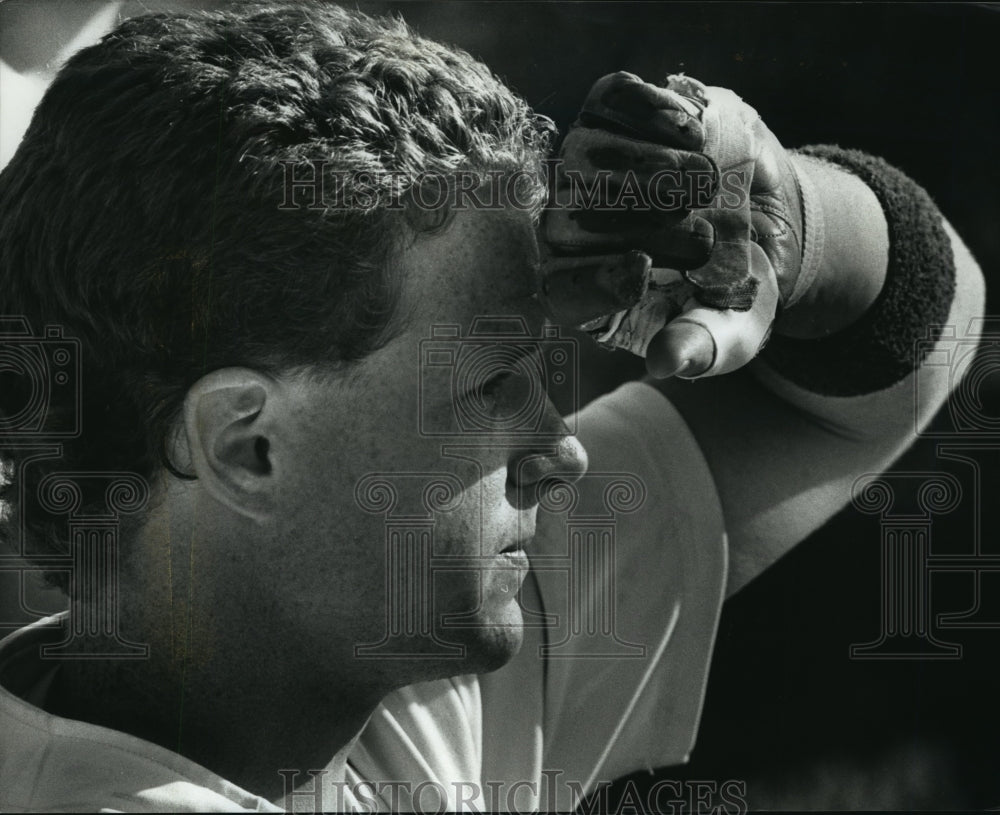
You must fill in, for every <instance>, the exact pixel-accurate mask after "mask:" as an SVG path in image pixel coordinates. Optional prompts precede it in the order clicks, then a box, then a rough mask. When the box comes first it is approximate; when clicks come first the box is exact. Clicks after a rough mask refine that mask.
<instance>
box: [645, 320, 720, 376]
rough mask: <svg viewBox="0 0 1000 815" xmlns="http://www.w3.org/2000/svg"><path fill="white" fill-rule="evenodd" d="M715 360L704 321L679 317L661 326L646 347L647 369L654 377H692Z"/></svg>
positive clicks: (700, 372) (702, 371)
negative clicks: (699, 321) (699, 322)
mask: <svg viewBox="0 0 1000 815" xmlns="http://www.w3.org/2000/svg"><path fill="white" fill-rule="evenodd" d="M714 362H715V340H714V339H713V338H712V335H711V334H710V333H709V331H708V329H706V328H705V327H704V326H703V325H700V324H698V323H695V322H692V321H689V320H684V319H683V318H679V319H677V320H674V321H673V322H671V323H669V324H667V325H666V326H664V327H663V328H662V329H661V330H660V331H659V332H657V334H656V335H655V336H654V337H653V339H652V340H651V341H650V343H649V346H648V348H647V349H646V371H647V372H648V373H649V375H650V376H652V377H654V378H656V379H666V378H667V377H670V376H676V377H680V378H682V379H693V378H695V377H698V376H701V375H702V374H704V373H705V372H706V371H708V370H709V369H710V368H711V367H712V365H713V363H714Z"/></svg>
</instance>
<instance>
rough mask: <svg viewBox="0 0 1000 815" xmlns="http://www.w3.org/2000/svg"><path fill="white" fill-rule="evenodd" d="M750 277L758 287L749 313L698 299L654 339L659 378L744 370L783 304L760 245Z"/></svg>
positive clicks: (651, 358) (651, 350)
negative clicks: (753, 278)
mask: <svg viewBox="0 0 1000 815" xmlns="http://www.w3.org/2000/svg"><path fill="white" fill-rule="evenodd" d="M750 269H751V274H752V275H753V276H754V277H755V278H756V279H757V280H758V282H759V288H758V291H757V296H756V297H755V298H754V303H753V307H752V308H750V309H749V310H748V311H733V310H732V309H724V310H720V309H714V308H709V307H707V306H703V305H701V304H700V303H699V302H698V301H697V300H695V299H694V298H693V297H692V298H691V299H690V300H688V301H687V302H686V303H685V304H684V308H683V311H682V313H681V314H680V316H678V317H676V318H675V319H673V320H671V321H670V322H669V323H668V324H667V325H666V326H664V328H663V329H662V330H660V331H659V332H658V333H657V334H656V335H655V336H654V337H653V339H652V340H651V341H650V343H649V347H648V348H647V349H646V369H647V371H649V374H650V375H651V376H654V377H658V378H663V377H666V376H681V377H683V378H685V379H695V378H697V377H701V376H717V375H719V374H725V373H729V372H730V371H734V370H736V369H737V368H741V367H743V366H744V365H746V364H747V363H748V362H750V361H751V360H752V359H753V358H754V357H756V356H757V354H758V353H759V352H760V349H761V348H762V347H763V346H764V343H765V342H766V340H767V338H768V336H769V335H770V331H771V324H772V323H773V322H774V316H775V312H776V310H777V306H778V282H777V278H776V277H775V274H774V267H773V266H772V265H771V262H770V260H768V258H767V255H765V254H764V250H762V249H761V248H760V247H759V246H757V244H751V245H750Z"/></svg>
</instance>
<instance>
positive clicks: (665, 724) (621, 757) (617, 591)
mask: <svg viewBox="0 0 1000 815" xmlns="http://www.w3.org/2000/svg"><path fill="white" fill-rule="evenodd" d="M577 419H578V422H577V435H578V437H579V438H580V440H581V442H582V443H583V445H584V447H585V448H586V449H587V452H588V456H589V460H590V470H589V471H588V474H587V476H585V477H584V479H583V480H582V481H580V482H579V483H578V484H577V485H576V486H575V487H574V488H573V490H572V491H571V492H572V496H573V497H574V499H575V500H573V501H570V502H569V504H567V511H565V512H559V513H557V512H540V514H539V521H538V527H537V531H536V536H535V540H534V543H533V546H532V549H533V551H532V552H531V553H530V556H531V561H532V570H531V573H530V574H529V576H528V578H527V579H526V581H525V584H524V588H523V590H522V600H521V602H522V606H523V607H524V609H525V618H526V620H527V622H528V623H529V624H528V625H527V626H526V629H525V642H524V646H523V648H522V649H521V651H520V653H519V654H518V656H517V657H515V658H514V659H513V660H512V661H511V662H510V663H509V664H508V665H506V666H504V667H503V668H502V669H500V670H498V671H495V672H493V673H490V674H484V675H481V676H474V675H467V676H460V677H454V678H451V679H447V680H439V681H435V682H426V683H421V684H418V685H412V686H410V687H407V688H404V689H402V690H401V691H398V692H396V693H394V694H392V695H391V696H389V697H387V698H386V699H385V700H384V702H383V703H382V704H381V705H380V706H379V707H378V709H377V710H376V711H375V713H374V714H373V716H372V718H371V720H370V722H369V724H368V726H367V727H366V728H365V731H364V732H363V733H362V735H361V737H360V739H359V740H358V742H357V745H356V746H355V748H354V750H353V751H352V753H351V756H350V758H349V760H348V768H347V778H346V780H345V781H344V782H341V783H334V782H332V781H331V780H330V774H329V773H324V772H323V771H322V769H321V768H302V769H303V770H305V771H308V770H316V772H315V773H314V776H315V777H314V778H310V777H309V775H308V774H307V773H306V772H303V773H302V774H301V777H300V778H297V779H296V781H295V783H296V785H297V791H296V792H295V793H294V794H293V795H292V796H291V797H290V798H288V799H286V800H285V801H283V802H281V803H282V805H283V806H285V807H287V808H288V809H293V810H308V811H312V810H315V809H326V810H335V809H354V810H362V811H366V810H367V811H373V810H375V809H380V810H389V809H394V808H395V809H423V810H428V809H429V810H449V811H451V810H461V809H466V810H473V811H490V810H494V811H495V810H515V811H530V810H534V809H546V810H551V809H559V810H567V809H572V808H574V807H575V806H576V804H577V803H578V801H579V798H580V796H581V795H586V794H587V793H589V792H591V791H593V790H594V789H595V788H596V786H597V785H598V784H599V783H601V782H604V781H611V780H613V779H614V778H616V777H619V776H621V775H624V774H626V773H629V772H633V771H635V770H640V769H652V768H653V767H658V766H665V765H670V764H679V763H683V762H684V761H686V760H687V756H688V754H689V752H690V750H691V747H692V745H693V742H694V737H695V733H696V730H697V725H698V718H699V715H700V712H701V706H702V700H703V696H704V690H705V682H706V678H707V673H708V665H709V660H710V656H711V651H712V644H713V641H714V637H715V631H716V626H717V623H718V617H719V611H720V609H721V605H722V599H723V594H724V589H725V583H726V547H725V534H724V529H723V521H722V510H721V507H720V504H719V499H718V495H717V493H716V490H715V486H714V484H713V482H712V478H711V475H710V473H709V471H708V467H707V465H706V463H705V461H704V459H703V457H702V455H701V452H700V451H699V449H698V446H697V444H696V443H695V441H694V439H693V438H692V436H691V434H690V432H689V431H688V429H687V426H686V425H685V423H684V421H683V419H682V418H681V417H680V415H679V414H678V413H677V412H676V410H674V408H673V407H672V406H671V405H670V403H669V402H668V401H667V400H666V399H665V398H664V397H663V396H662V395H661V394H660V393H659V392H657V391H656V390H655V389H653V388H651V387H649V386H648V385H644V384H641V383H631V384H628V385H625V386H623V387H622V388H619V389H618V390H617V391H615V392H614V393H613V394H609V395H607V396H604V397H602V398H600V399H598V400H596V401H595V402H593V403H591V404H590V405H588V406H587V407H586V408H585V409H584V410H583V411H581V412H580V414H578V417H577ZM543 615H544V616H543ZM56 622H57V621H56V620H55V619H54V618H50V619H49V620H43V621H40V622H39V623H36V624H35V625H33V626H29V627H28V628H26V629H22V630H21V631H19V632H16V633H15V634H14V635H12V636H11V637H8V638H7V640H5V641H4V642H3V643H2V644H0V686H2V687H0V809H3V810H48V811H58V810H64V811H69V810H95V809H105V810H127V811H143V810H145V811H153V810H160V811H164V810H170V811H224V810H239V809H249V810H258V811H274V810H275V809H277V807H276V806H275V805H274V804H272V803H270V802H268V801H265V800H264V799H261V798H259V797H257V796H254V795H252V794H250V793H248V792H246V791H244V790H241V789H239V788H237V787H235V786H234V785H232V784H230V783H228V782H227V781H225V780H223V779H221V778H219V777H218V776H216V775H215V774H214V773H211V772H210V771H208V770H206V769H205V768H203V767H201V766H199V765H197V764H195V763H193V762H191V761H188V760H187V759H185V758H183V757H182V756H180V755H177V754H175V753H172V752H170V751H169V750H165V749H163V748H161V747H158V746H156V745H153V744H150V743H149V742H145V741H143V740H141V739H137V738H134V737H132V736H128V735H126V734H124V733H119V732H116V731H112V730H108V729H106V728H102V727H97V726H94V725H89V724H84V723H82V722H74V721H70V720H67V719H61V718H59V717H55V716H51V715H49V714H47V713H45V712H44V710H42V709H41V707H40V706H38V705H40V704H42V703H43V700H44V694H45V690H46V687H47V683H48V682H49V681H51V675H52V671H53V668H52V665H53V663H51V662H45V661H43V660H40V658H39V652H38V644H39V642H40V641H44V640H46V639H51V638H53V636H54V638H55V639H58V638H59V632H58V630H57V629H55V628H53V625H55V624H56Z"/></svg>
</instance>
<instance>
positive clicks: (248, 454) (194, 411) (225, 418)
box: [184, 368, 281, 521]
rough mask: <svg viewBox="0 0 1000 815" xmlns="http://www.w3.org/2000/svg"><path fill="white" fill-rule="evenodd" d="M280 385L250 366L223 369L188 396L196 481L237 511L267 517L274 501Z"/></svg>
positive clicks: (187, 427)
mask: <svg viewBox="0 0 1000 815" xmlns="http://www.w3.org/2000/svg"><path fill="white" fill-rule="evenodd" d="M280 394H281V386H280V385H279V383H277V382H276V381H275V380H274V379H271V378H270V377H267V376H265V375H264V374H261V373H259V372H257V371H253V370H251V369H249V368H222V369H219V370H217V371H212V372H211V373H209V374H206V375H205V376H203V377H202V378H201V379H199V380H198V381H197V382H196V383H195V384H194V385H193V386H192V387H191V388H190V390H188V393H187V396H186V397H185V399H184V429H185V431H186V433H187V445H188V450H189V452H190V456H191V463H192V465H193V467H194V472H195V475H196V476H197V478H198V482H199V483H200V484H201V485H202V487H203V488H204V489H206V490H207V491H208V492H209V493H210V494H211V495H212V496H213V497H214V498H215V499H216V500H217V501H219V502H220V503H223V504H225V505H226V506H228V507H229V508H230V509H232V510H233V511H234V512H237V513H239V514H240V515H244V516H246V517H248V518H253V519H254V520H258V521H260V520H263V519H264V518H265V517H266V516H267V515H268V514H269V512H270V510H271V508H272V507H273V505H274V501H275V496H274V489H275V478H274V476H275V473H274V464H273V456H272V446H273V444H274V442H275V433H276V431H277V430H278V427H279V424H278V422H277V421H276V416H277V413H278V412H279V409H278V405H277V403H280V401H281V398H280Z"/></svg>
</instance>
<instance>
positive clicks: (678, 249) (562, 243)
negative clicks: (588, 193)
mask: <svg viewBox="0 0 1000 815" xmlns="http://www.w3.org/2000/svg"><path fill="white" fill-rule="evenodd" d="M681 215H682V213H678V214H677V218H678V220H676V221H675V222H674V223H673V224H672V225H669V226H668V225H665V224H663V223H657V222H656V221H654V220H652V219H650V218H649V217H647V215H646V214H644V213H639V212H632V213H627V212H613V211H606V210H572V211H570V210H549V211H548V212H547V213H546V215H545V233H546V243H547V244H548V246H549V248H550V249H551V250H552V251H553V252H556V253H557V254H560V255H573V254H576V255H579V254H602V253H606V252H615V251H617V252H624V251H626V250H628V249H640V250H642V251H643V252H645V253H646V254H648V255H649V256H650V257H651V258H652V259H653V265H654V266H666V267H670V268H674V269H694V268H697V267H699V266H702V265H704V264H705V263H707V262H708V260H709V257H710V256H711V252H712V247H713V245H714V243H715V227H714V226H713V225H712V224H711V223H710V222H709V221H707V220H706V219H704V218H702V217H700V216H697V215H692V214H685V215H683V217H681Z"/></svg>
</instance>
